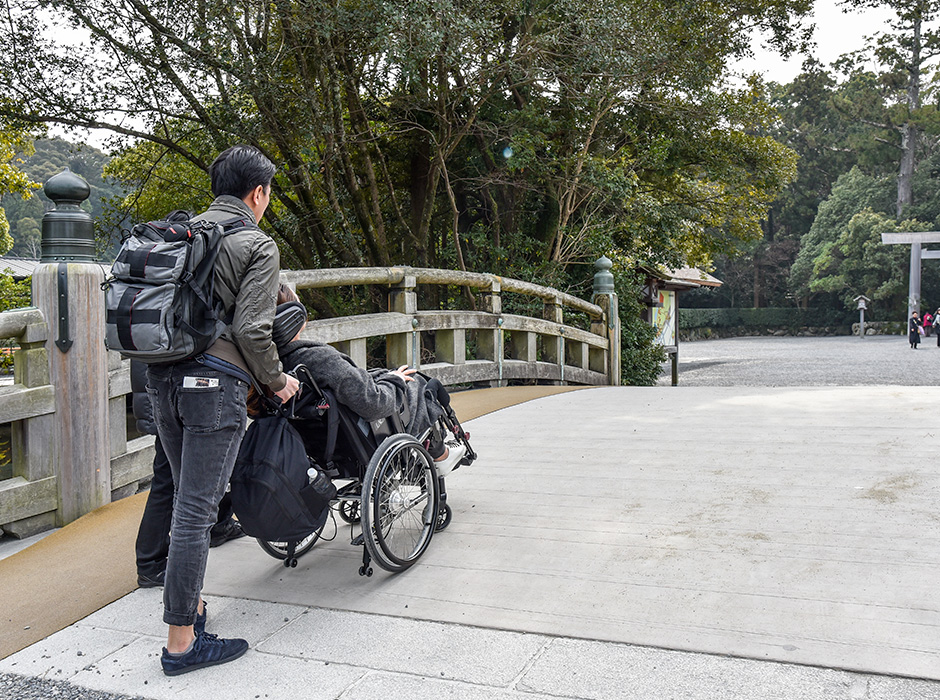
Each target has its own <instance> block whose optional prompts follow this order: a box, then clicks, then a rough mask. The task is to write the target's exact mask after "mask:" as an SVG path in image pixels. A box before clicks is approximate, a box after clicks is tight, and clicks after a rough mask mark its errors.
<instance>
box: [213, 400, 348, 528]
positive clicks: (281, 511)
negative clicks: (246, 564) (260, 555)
mask: <svg viewBox="0 0 940 700" xmlns="http://www.w3.org/2000/svg"><path fill="white" fill-rule="evenodd" d="M311 467H313V465H312V464H311V462H310V460H309V458H308V457H307V453H306V451H305V450H304V442H303V440H302V439H301V437H300V434H299V433H298V432H297V430H296V428H294V427H293V426H292V425H291V424H290V423H289V422H288V421H287V418H285V417H284V416H283V415H282V414H280V413H274V414H272V415H266V416H262V417H260V418H257V419H255V420H254V421H253V422H252V424H251V425H250V426H248V431H247V432H246V433H245V437H244V439H243V440H242V444H241V448H240V449H239V451H238V458H237V459H236V460H235V468H234V471H233V472H232V478H231V479H230V483H231V485H232V489H231V496H232V508H233V509H234V510H235V515H236V516H238V522H239V523H240V524H241V526H242V529H243V530H244V531H245V532H246V533H248V534H249V535H250V536H252V537H257V538H258V539H260V540H267V541H269V542H299V541H300V540H302V539H304V538H305V537H307V536H308V535H310V534H311V533H313V532H314V531H316V530H318V529H319V528H320V526H321V525H323V523H324V522H325V520H326V517H327V514H328V513H329V505H330V499H331V498H333V497H334V496H335V495H336V489H335V487H334V486H333V485H332V483H331V482H329V481H327V482H326V484H327V489H329V491H328V492H327V493H324V492H323V488H321V486H320V485H318V484H311V483H309V482H310V478H309V477H308V476H307V471H308V470H309V469H310V468H311ZM313 468H314V469H315V468H316V467H313ZM321 476H322V475H321ZM321 481H322V480H321Z"/></svg>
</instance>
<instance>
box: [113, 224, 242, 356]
mask: <svg viewBox="0 0 940 700" xmlns="http://www.w3.org/2000/svg"><path fill="white" fill-rule="evenodd" d="M249 225H252V224H251V223H250V222H248V221H245V220H244V219H242V218H235V219H229V220H227V221H224V222H220V223H213V222H209V221H182V222H180V221H169V220H166V221H149V222H147V223H143V224H137V225H136V226H134V228H133V229H131V231H130V233H129V234H128V235H127V237H126V238H125V239H124V241H123V242H122V244H121V250H120V252H119V253H118V256H117V259H116V260H115V261H114V264H113V265H112V266H111V275H110V276H109V277H108V279H107V280H105V282H104V284H102V289H103V290H104V292H105V307H106V310H107V314H106V326H105V332H106V335H105V339H106V343H107V346H108V347H109V348H110V349H111V350H117V351H118V352H120V353H121V354H123V355H125V356H127V357H129V358H132V359H136V360H140V361H141V362H146V363H164V362H178V361H180V360H186V359H190V358H193V357H195V356H197V355H199V354H200V353H202V352H204V351H205V350H207V349H208V348H209V346H211V345H212V343H213V342H215V340H216V339H217V338H218V337H219V336H220V335H221V334H222V331H224V330H225V326H226V322H225V320H224V319H222V318H221V307H220V304H219V303H218V302H217V301H216V300H215V299H214V297H213V289H214V279H215V275H214V274H213V272H214V268H215V259H216V256H217V255H218V252H219V247H220V245H221V243H222V237H223V236H225V235H226V234H228V233H231V232H232V231H235V230H238V229H242V228H245V227H247V226H249Z"/></svg>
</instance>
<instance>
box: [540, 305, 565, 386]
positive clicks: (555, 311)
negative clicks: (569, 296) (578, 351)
mask: <svg viewBox="0 0 940 700" xmlns="http://www.w3.org/2000/svg"><path fill="white" fill-rule="evenodd" d="M564 309H565V307H564V304H562V303H561V298H560V297H557V296H556V297H555V298H554V299H552V300H550V301H546V302H545V304H544V305H543V306H542V318H544V319H545V320H546V321H551V322H552V323H557V324H558V325H559V326H561V325H563V324H564V322H565V310H564ZM542 357H544V358H545V361H546V362H551V363H552V364H554V365H558V379H556V380H555V381H554V382H552V383H553V384H564V383H565V338H564V336H563V335H557V336H551V337H550V338H549V337H545V338H544V344H543V345H542Z"/></svg>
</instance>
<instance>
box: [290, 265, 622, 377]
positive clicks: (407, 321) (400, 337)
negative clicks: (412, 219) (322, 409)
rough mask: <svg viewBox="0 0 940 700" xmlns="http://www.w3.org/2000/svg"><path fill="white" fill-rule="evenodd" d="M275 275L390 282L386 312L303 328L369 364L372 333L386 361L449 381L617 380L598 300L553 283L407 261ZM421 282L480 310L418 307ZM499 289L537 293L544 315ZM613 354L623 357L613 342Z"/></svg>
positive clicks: (303, 283) (320, 283)
mask: <svg viewBox="0 0 940 700" xmlns="http://www.w3.org/2000/svg"><path fill="white" fill-rule="evenodd" d="M281 278H282V281H283V282H285V283H287V284H288V285H290V286H292V287H294V288H295V289H323V288H329V287H343V286H352V285H383V286H385V287H387V288H388V309H389V310H388V312H386V313H378V314H368V315H358V316H348V317H344V318H336V319H324V320H316V321H312V322H310V323H309V324H308V326H307V329H306V330H305V331H304V333H303V334H302V337H303V338H307V339H313V340H318V341H320V342H324V343H330V344H332V345H334V346H335V347H337V348H338V349H340V350H342V351H343V352H345V353H346V354H348V355H349V356H350V357H351V358H352V359H353V361H354V362H355V363H356V364H357V365H359V366H360V367H365V366H366V365H367V343H368V341H369V339H370V338H376V337H383V338H384V339H385V361H386V365H387V366H388V367H398V366H400V365H409V366H411V367H416V368H418V369H421V370H422V371H423V372H426V373H427V374H429V375H431V376H434V377H437V378H438V379H440V380H441V382H442V383H444V384H445V385H450V386H452V385H460V384H477V383H481V382H486V383H489V384H490V385H492V386H501V385H505V384H506V383H508V382H509V381H510V380H529V381H543V382H544V381H549V382H554V383H573V384H610V383H615V384H619V366H616V367H615V368H614V371H612V370H611V349H610V345H611V343H610V337H611V334H609V333H608V323H607V320H608V316H607V313H606V311H605V309H604V307H602V306H600V305H598V304H594V303H590V302H587V301H585V300H583V299H579V298H578V297H575V296H572V295H570V294H566V293H564V292H560V291H558V290H556V289H552V288H551V287H543V286H540V285H537V284H532V283H529V282H523V281H521V280H516V279H512V278H508V277H500V276H497V275H492V274H482V273H472V272H460V271H456V270H440V269H429V268H412V267H391V268H342V269H325V270H301V271H291V272H284V273H282V275H281ZM418 285H443V286H451V287H466V288H470V289H473V290H475V291H476V292H477V293H478V294H479V296H480V303H479V304H477V306H478V308H479V310H475V311H464V310H440V309H425V310H421V309H419V308H418V299H419V298H418V294H417V287H418ZM505 292H509V293H515V294H520V295H524V296H526V297H534V298H536V299H538V300H541V302H542V304H543V306H542V310H543V313H542V316H541V317H540V318H535V317H532V316H524V315H519V314H510V313H503V311H502V294H503V293H505ZM566 309H568V310H570V311H573V312H577V313H578V314H581V315H583V316H584V317H586V318H587V319H588V321H589V323H590V328H589V329H587V330H585V329H582V328H579V327H577V326H574V325H571V324H566V323H565V310H566ZM468 339H471V340H472V342H471V343H469V344H468ZM429 345H430V346H431V347H430V348H429V347H428V346H429ZM468 348H470V350H471V353H470V354H471V356H470V357H468ZM614 353H616V354H618V355H619V348H617V347H615V349H614Z"/></svg>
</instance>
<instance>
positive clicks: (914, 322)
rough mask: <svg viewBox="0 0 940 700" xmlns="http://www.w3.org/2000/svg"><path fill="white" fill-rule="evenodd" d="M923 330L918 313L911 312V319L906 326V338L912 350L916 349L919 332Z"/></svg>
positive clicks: (918, 341)
mask: <svg viewBox="0 0 940 700" xmlns="http://www.w3.org/2000/svg"><path fill="white" fill-rule="evenodd" d="M923 332H924V329H923V328H922V327H921V325H920V314H918V313H917V312H916V311H915V312H914V313H912V314H911V320H910V323H909V324H908V327H907V339H908V340H909V341H910V343H911V348H912V349H913V350H916V349H917V345H918V343H920V334H921V333H923Z"/></svg>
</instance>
